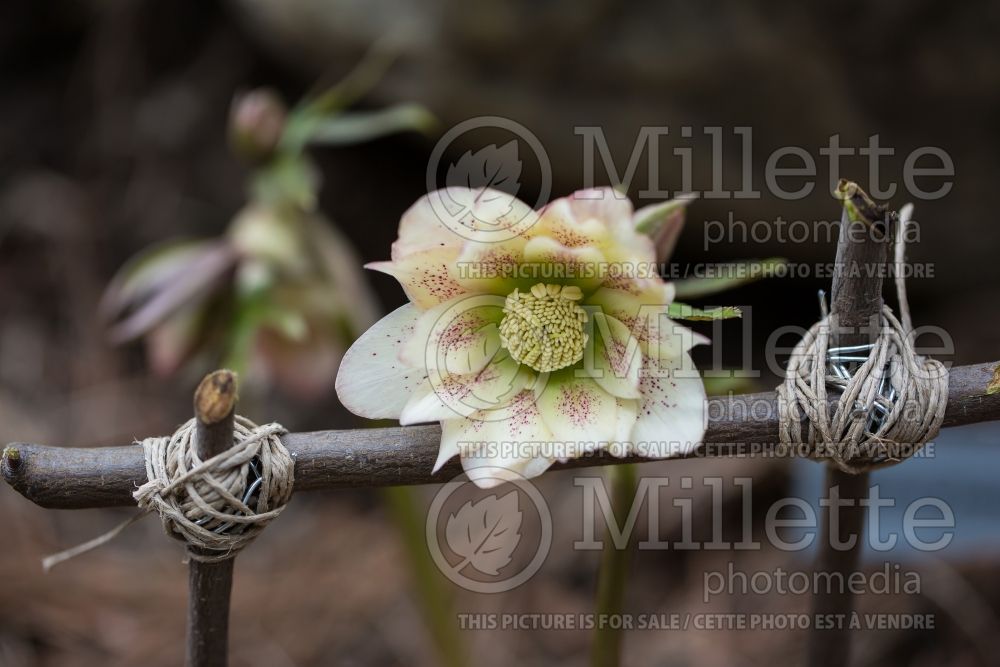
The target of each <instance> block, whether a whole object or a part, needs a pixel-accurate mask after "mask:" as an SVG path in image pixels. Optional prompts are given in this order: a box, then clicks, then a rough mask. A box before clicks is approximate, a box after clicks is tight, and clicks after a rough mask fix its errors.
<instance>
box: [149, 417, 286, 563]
mask: <svg viewBox="0 0 1000 667" xmlns="http://www.w3.org/2000/svg"><path fill="white" fill-rule="evenodd" d="M285 432H286V430H285V429H284V427H282V426H281V425H280V424H265V425H264V426H257V425H256V424H254V423H253V422H252V421H250V420H249V419H246V418H244V417H240V416H238V415H237V416H236V420H235V428H234V429H233V441H234V444H233V446H232V447H230V448H229V449H227V450H226V451H224V452H222V453H220V454H218V455H216V456H213V457H212V458H210V459H208V460H206V461H202V460H201V459H200V458H199V457H198V451H197V447H196V446H195V442H194V434H195V420H194V419H191V420H190V421H188V422H187V423H185V424H184V425H183V426H181V427H180V428H179V429H177V431H176V432H174V434H173V435H171V436H169V437H158V438H146V439H145V440H143V441H142V448H143V451H144V453H145V455H146V476H147V478H148V480H149V481H147V482H146V483H145V484H143V485H142V486H140V487H139V488H138V489H137V490H136V491H135V493H133V494H132V495H133V497H134V498H135V499H136V502H138V504H139V507H140V509H142V510H145V511H147V512H150V511H155V512H156V513H157V514H159V515H160V520H161V521H162V522H163V530H164V531H165V532H166V533H167V534H168V535H170V536H171V537H174V538H177V539H180V540H183V541H184V542H186V543H187V545H188V555H189V556H190V558H192V559H194V560H198V561H204V562H213V561H220V560H225V559H227V558H231V557H232V556H233V554H234V553H235V552H237V551H239V550H240V549H242V548H243V547H245V546H246V545H247V544H249V543H250V542H251V541H253V539H254V538H256V537H257V535H259V534H260V532H261V531H262V530H263V529H264V527H265V526H266V525H267V524H268V523H270V522H271V521H272V520H273V519H274V518H275V517H277V516H278V515H279V514H281V512H282V510H283V509H284V508H285V504H286V503H287V502H288V500H289V498H291V495H292V482H293V479H294V469H295V464H294V461H293V460H292V457H291V455H290V454H289V453H288V450H287V449H286V448H285V446H284V445H283V444H282V442H281V438H280V437H279V436H280V435H281V434H282V433H285Z"/></svg>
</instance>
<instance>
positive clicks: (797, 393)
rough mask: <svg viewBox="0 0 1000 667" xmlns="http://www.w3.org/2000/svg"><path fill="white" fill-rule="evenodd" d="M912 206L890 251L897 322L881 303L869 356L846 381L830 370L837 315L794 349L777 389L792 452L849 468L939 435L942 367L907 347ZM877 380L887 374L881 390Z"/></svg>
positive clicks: (872, 463) (944, 398)
mask: <svg viewBox="0 0 1000 667" xmlns="http://www.w3.org/2000/svg"><path fill="white" fill-rule="evenodd" d="M911 211H912V207H910V206H907V207H905V208H904V209H903V211H901V214H900V223H901V227H900V229H899V230H898V236H897V240H896V250H895V262H896V269H897V270H896V292H897V297H898V299H899V305H900V315H901V320H902V321H900V319H897V318H896V317H895V316H894V315H893V312H892V309H891V308H889V307H888V306H884V307H883V310H882V315H881V327H880V330H879V334H878V337H877V339H876V340H875V345H874V348H873V349H872V350H871V352H870V353H869V356H868V359H867V361H864V362H863V363H861V365H860V367H859V368H858V369H857V370H856V371H855V372H854V373H853V375H851V376H850V378H849V379H843V378H841V377H839V376H837V375H835V374H831V373H830V371H829V369H828V365H827V349H828V347H829V344H830V330H831V320H834V321H835V319H836V316H835V315H830V316H827V317H825V318H823V319H822V320H821V321H820V322H817V323H816V324H814V325H813V327H812V328H811V329H809V331H808V332H807V333H806V335H805V336H804V337H803V338H802V340H801V341H799V344H798V345H797V346H796V347H795V349H794V351H793V352H792V355H791V358H790V359H789V362H788V368H787V370H786V371H785V380H784V382H783V384H782V385H781V386H779V387H778V413H779V422H780V425H779V437H780V440H781V444H782V445H783V446H784V447H786V448H793V449H795V450H796V451H801V450H802V449H803V448H805V450H807V451H808V453H809V455H810V456H812V457H813V458H816V459H825V460H828V461H829V462H830V463H831V464H833V465H835V466H837V467H838V468H840V469H841V470H843V471H845V472H848V473H854V474H857V473H861V472H865V471H867V470H871V469H874V468H880V467H885V466H890V465H894V464H896V463H899V462H900V461H902V460H903V459H904V458H906V457H908V456H912V455H913V454H914V453H916V452H917V451H919V450H920V448H921V447H923V445H924V444H925V443H927V442H928V441H929V440H931V439H932V438H934V437H935V436H936V435H937V434H938V432H939V431H940V429H941V423H942V422H943V421H944V413H945V408H946V407H947V404H948V371H947V369H946V368H945V366H944V365H943V364H942V363H940V362H938V361H935V360H934V359H929V358H926V357H922V356H920V355H918V354H916V352H915V351H914V349H913V341H912V330H913V327H912V324H911V319H910V311H909V305H908V302H907V298H906V286H905V282H904V278H903V273H904V272H903V271H901V270H900V269H901V268H902V265H903V263H904V261H905V258H904V248H903V239H904V238H905V225H906V223H907V222H908V221H909V216H910V213H911ZM834 324H835V322H834ZM883 377H886V378H887V382H886V383H885V385H884V387H883V384H882V380H883ZM890 385H891V386H892V387H893V388H894V389H895V392H896V398H895V400H893V401H890V400H889V399H888V398H887V397H886V396H884V395H883V394H880V392H879V389H880V387H883V388H884V389H885V388H887V387H889V386H890ZM831 387H832V388H834V389H835V390H836V391H837V392H839V394H840V396H839V398H837V400H836V401H833V400H832V397H831V395H830V394H829V393H828V391H827V390H828V389H829V388H831ZM886 393H887V389H886ZM876 402H878V403H881V405H882V406H884V407H885V408H887V409H888V410H889V413H888V415H887V416H886V417H885V418H884V419H882V420H881V424H880V425H879V426H878V427H877V428H876V429H875V432H869V430H868V425H869V415H870V413H871V412H872V410H873V408H874V405H875V403H876ZM817 443H819V444H821V445H822V447H818V446H817Z"/></svg>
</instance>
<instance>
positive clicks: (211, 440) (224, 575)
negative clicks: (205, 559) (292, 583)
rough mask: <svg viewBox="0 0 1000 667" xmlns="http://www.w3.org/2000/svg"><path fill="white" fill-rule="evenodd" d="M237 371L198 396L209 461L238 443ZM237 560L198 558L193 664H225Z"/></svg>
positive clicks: (190, 641) (192, 587) (192, 586)
mask: <svg viewBox="0 0 1000 667" xmlns="http://www.w3.org/2000/svg"><path fill="white" fill-rule="evenodd" d="M235 412H236V374H235V373H233V372H232V371H226V370H222V371H215V372H214V373H210V374H209V375H206V376H205V379H203V380H202V381H201V384H199V385H198V389H197V390H196V391H195V394H194V414H195V419H196V420H197V427H196V430H195V443H196V446H197V447H198V456H199V457H200V458H201V459H202V460H203V461H204V460H205V459H207V458H210V457H212V456H215V455H216V454H219V453H220V452H223V451H225V450H226V449H228V448H229V447H232V445H233V427H234V421H233V420H234V415H235ZM232 587H233V559H232V558H229V559H226V560H224V561H219V562H217V563H202V562H199V561H196V560H192V561H191V564H190V576H189V578H188V596H189V597H188V626H187V664H188V665H189V667H223V666H224V665H225V664H226V662H227V649H228V641H229V595H230V592H231V590H232Z"/></svg>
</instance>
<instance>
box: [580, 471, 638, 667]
mask: <svg viewBox="0 0 1000 667" xmlns="http://www.w3.org/2000/svg"><path fill="white" fill-rule="evenodd" d="M605 470H606V472H607V475H608V482H609V483H610V485H611V508H612V510H613V513H614V520H615V521H621V522H624V521H626V519H627V517H628V515H629V512H631V511H632V502H633V501H634V500H635V491H636V485H637V477H636V470H635V465H618V466H608V467H607V468H606V469H605ZM631 554H632V549H631V548H630V545H629V544H626V545H625V547H624V548H623V549H618V548H617V547H616V546H615V543H614V540H612V539H611V538H610V536H605V539H604V551H603V553H602V554H601V569H600V572H598V575H597V615H598V616H597V618H598V625H597V628H596V630H595V631H594V646H593V649H592V651H591V655H590V664H591V665H592V666H593V667H617V665H618V664H619V663H620V661H621V645H622V630H621V629H620V627H619V625H620V624H612V623H608V622H605V623H601V622H600V619H602V618H604V619H608V617H609V616H611V615H618V614H621V613H622V604H623V601H624V598H625V581H626V577H627V574H628V564H629V557H630V556H631Z"/></svg>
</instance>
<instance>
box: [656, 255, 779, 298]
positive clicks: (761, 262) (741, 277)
mask: <svg viewBox="0 0 1000 667" xmlns="http://www.w3.org/2000/svg"><path fill="white" fill-rule="evenodd" d="M787 263H788V260H787V259H785V258H784V257H769V258H768V259H748V260H743V261H740V262H733V263H731V264H727V265H725V267H726V268H725V269H722V267H717V268H719V269H721V271H719V272H721V273H724V274H726V275H722V276H719V277H717V278H688V279H685V280H677V281H674V287H675V288H676V289H677V297H678V298H680V299H700V298H703V297H706V296H710V295H712V294H718V293H719V292H724V291H726V290H731V289H735V288H737V287H741V286H742V285H749V284H750V283H753V282H757V281H758V280H762V279H764V278H770V277H772V276H773V275H774V271H775V269H777V268H779V267H782V266H784V265H785V264H787Z"/></svg>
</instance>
